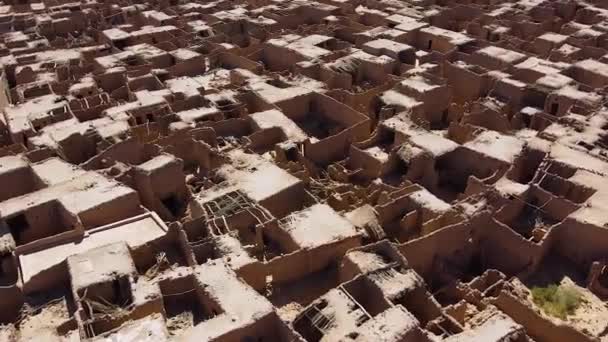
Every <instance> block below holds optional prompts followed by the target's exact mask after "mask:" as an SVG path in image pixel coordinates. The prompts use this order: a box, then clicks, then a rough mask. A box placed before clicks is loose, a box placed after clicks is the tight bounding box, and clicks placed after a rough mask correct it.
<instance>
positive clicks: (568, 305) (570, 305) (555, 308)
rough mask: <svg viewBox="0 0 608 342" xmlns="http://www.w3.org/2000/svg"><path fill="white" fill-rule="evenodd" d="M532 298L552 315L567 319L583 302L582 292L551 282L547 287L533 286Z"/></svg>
mask: <svg viewBox="0 0 608 342" xmlns="http://www.w3.org/2000/svg"><path fill="white" fill-rule="evenodd" d="M532 299H533V300H534V303H536V305H538V306H540V307H541V308H542V309H543V311H544V312H545V313H546V314H548V315H551V316H555V317H559V318H561V319H565V318H566V317H567V316H568V315H571V314H573V313H574V311H575V310H576V308H578V307H579V305H580V304H581V300H582V298H581V294H580V293H579V292H578V291H577V290H576V289H574V288H572V287H570V286H558V285H556V284H551V285H549V286H547V287H533V288H532Z"/></svg>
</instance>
